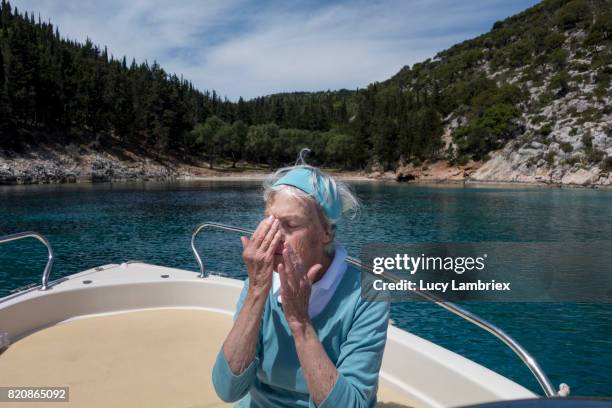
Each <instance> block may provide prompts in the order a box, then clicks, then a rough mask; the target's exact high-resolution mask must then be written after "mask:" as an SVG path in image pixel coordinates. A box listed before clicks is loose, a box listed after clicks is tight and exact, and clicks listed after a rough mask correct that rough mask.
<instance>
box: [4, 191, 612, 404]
mask: <svg viewBox="0 0 612 408" xmlns="http://www.w3.org/2000/svg"><path fill="white" fill-rule="evenodd" d="M353 185H354V187H355V189H356V191H357V193H358V195H359V197H360V198H361V200H362V202H363V204H364V207H365V210H364V212H363V214H362V216H361V218H359V219H358V220H355V221H352V222H344V223H343V224H342V225H340V226H339V232H338V237H339V240H340V241H341V242H343V243H345V245H346V246H347V247H348V249H349V253H350V254H352V255H355V256H359V252H360V250H361V247H362V246H363V245H365V244H367V243H372V242H389V243H406V242H430V241H435V242H466V241H472V242H477V241H510V242H538V241H556V242H572V241H574V242H575V241H581V242H583V241H593V240H599V241H601V240H612V191H596V190H584V189H549V188H499V187H490V186H488V187H460V186H456V187H448V186H444V187H442V186H414V185H397V184H375V183H355V184H353ZM259 186H260V183H256V182H173V183H121V184H118V183H114V184H94V185H60V186H51V185H45V186H4V187H2V186H0V235H5V234H10V233H14V232H18V231H25V230H35V231H39V232H41V233H43V234H45V235H46V236H47V237H48V238H49V240H50V241H51V243H52V245H53V248H54V249H55V252H56V255H57V260H56V262H55V266H54V272H53V275H52V279H53V278H57V277H59V276H65V275H69V274H72V273H75V272H79V271H81V270H84V269H87V268H91V267H94V266H98V265H102V264H107V263H119V262H123V261H126V260H143V261H146V262H149V263H154V264H161V265H167V266H173V267H179V268H184V269H190V270H194V271H195V270H197V265H196V263H195V261H194V259H193V257H192V255H191V252H190V249H189V241H190V235H191V231H192V229H193V227H194V226H195V225H197V224H198V223H200V222H203V221H217V222H223V223H227V224H232V225H239V226H245V227H248V228H254V227H255V226H256V225H257V222H258V221H259V219H260V218H261V216H262V212H263V202H262V199H261V194H260V193H261V192H260V190H259ZM199 244H200V247H201V248H202V255H203V258H204V260H205V262H206V263H207V265H208V267H209V268H210V269H213V270H216V271H219V272H224V273H227V274H230V275H232V276H235V277H239V278H245V277H246V274H245V271H244V268H243V267H242V263H241V259H240V248H241V246H240V241H239V239H238V236H237V235H233V234H226V233H208V234H204V235H203V236H201V237H200V239H199ZM610 248H611V249H612V241H611V245H610ZM220 249H221V250H220ZM611 252H612V251H611ZM45 254H46V251H45V250H44V247H43V246H42V245H41V244H40V243H38V242H37V241H35V240H25V241H20V242H13V243H9V244H4V245H2V246H0V296H4V295H6V294H8V293H9V292H10V290H11V289H14V288H17V287H19V286H21V285H25V284H28V283H30V282H33V281H37V282H38V281H39V280H40V275H41V273H42V270H43V267H44V264H45V258H46V257H45ZM584 262H585V264H584V266H585V268H588V266H589V265H588V262H589V261H588V259H585V260H584ZM466 308H468V309H470V310H472V311H474V312H476V313H478V314H480V315H481V316H483V317H484V318H486V319H488V320H490V321H492V322H493V323H495V324H497V325H498V326H500V327H502V328H503V329H504V330H505V331H507V332H508V333H509V334H510V335H512V336H514V337H515V338H516V339H517V340H518V341H519V342H521V343H522V344H523V345H524V346H525V347H526V348H527V349H528V350H529V351H530V352H531V353H532V354H533V355H534V356H535V357H536V358H537V359H538V361H539V362H540V364H541V365H542V367H543V368H544V370H545V371H546V372H547V373H548V375H549V376H550V378H551V380H552V381H553V383H555V384H559V383H560V382H566V383H568V384H569V385H570V386H571V387H572V394H573V395H592V396H611V395H612V376H610V372H611V371H612V370H611V368H612V313H611V312H612V305H610V304H607V305H606V304H572V303H554V304H544V303H481V304H469V305H466ZM392 318H393V320H394V321H395V323H396V325H398V326H399V327H401V328H403V329H407V330H410V331H412V332H414V333H415V334H417V335H419V336H422V337H425V338H427V339H429V340H432V341H434V342H436V343H438V344H440V345H442V346H444V347H447V348H449V349H451V350H453V351H455V352H458V353H461V354H463V355H465V356H467V357H468V358H470V359H473V360H475V361H476V362H478V363H481V364H483V365H485V366H487V367H489V368H491V369H493V370H495V371H497V372H499V373H501V374H502V375H505V376H507V377H510V378H512V379H514V380H515V381H517V382H519V383H521V384H523V385H525V386H527V387H529V388H530V389H532V390H534V391H536V392H538V393H539V392H540V390H539V387H538V385H537V384H536V382H535V380H533V379H532V377H531V375H530V373H529V372H528V370H527V369H526V368H525V367H524V366H523V365H522V364H521V363H520V362H519V361H518V359H517V358H516V357H515V356H514V354H513V353H512V352H511V351H509V350H508V349H507V348H506V347H504V346H503V345H502V344H501V343H500V342H499V341H498V340H496V339H495V338H493V337H492V336H490V335H489V334H487V333H485V332H483V331H482V330H479V329H477V328H476V327H475V326H472V325H470V324H469V323H467V322H465V321H463V320H461V319H460V318H458V317H455V316H453V315H451V314H449V313H448V312H446V311H444V310H442V309H440V308H439V307H437V306H435V305H431V304H423V303H416V302H410V303H397V304H393V306H392ZM407 368H408V369H410V367H407ZM414 369H415V370H418V367H414ZM440 386H443V385H442V384H441V385H440Z"/></svg>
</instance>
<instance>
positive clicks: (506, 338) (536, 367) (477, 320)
mask: <svg viewBox="0 0 612 408" xmlns="http://www.w3.org/2000/svg"><path fill="white" fill-rule="evenodd" d="M213 228H215V229H220V230H223V231H230V232H239V233H242V234H248V235H250V234H253V231H252V230H248V229H246V228H240V227H234V226H231V225H225V224H220V223H216V222H205V223H203V224H200V225H198V226H197V227H196V228H195V229H194V230H193V233H192V234H191V250H192V251H193V255H194V256H195V258H196V261H198V265H199V266H200V274H199V275H198V276H199V277H200V278H205V277H207V276H208V272H207V271H206V267H205V266H204V264H203V263H202V259H201V258H200V255H199V253H198V251H197V249H196V247H195V240H196V237H197V235H198V234H199V233H200V232H201V231H202V230H205V229H213ZM346 261H347V263H350V264H352V265H354V266H357V267H359V268H362V269H365V270H367V271H368V272H370V273H373V270H372V267H371V266H369V265H364V264H363V263H362V262H361V261H360V260H359V259H357V258H353V257H350V256H348V257H347V258H346ZM377 276H379V277H382V275H377ZM384 277H385V278H386V279H388V280H389V281H391V282H400V281H401V278H400V277H399V276H397V275H396V274H393V273H390V272H385V276H384ZM414 293H415V294H416V295H418V296H421V297H422V298H424V299H427V300H429V301H431V302H433V303H435V304H437V305H438V306H440V307H442V308H444V309H446V310H448V311H449V312H451V313H453V314H455V315H457V316H459V317H461V318H463V319H465V320H467V321H468V322H470V323H472V324H474V325H476V326H478V327H480V328H481V329H483V330H486V331H487V332H489V333H491V334H492V335H493V336H495V337H497V338H498V339H499V340H501V341H502V342H503V343H504V344H505V345H506V346H508V347H509V348H510V349H511V350H512V351H513V352H514V353H515V354H516V355H517V356H518V357H519V358H520V359H521V361H522V362H523V364H525V365H526V366H527V368H529V370H530V371H531V373H532V374H533V376H534V377H535V378H536V380H537V381H538V383H539V384H540V387H542V390H544V393H545V394H546V396H547V397H557V396H565V395H567V393H568V387H567V385H566V384H561V386H560V392H559V391H556V390H555V387H554V386H553V385H552V383H551V382H550V379H549V378H548V376H547V375H546V373H544V371H543V370H542V367H540V364H538V362H537V361H536V359H535V358H534V357H533V356H532V355H531V354H529V352H528V351H527V350H526V349H525V348H524V347H523V346H521V345H520V344H519V342H518V341H516V340H514V339H513V338H512V337H511V336H510V335H509V334H507V333H506V332H504V331H503V330H502V329H500V328H499V327H497V326H495V325H494V324H493V323H491V322H488V321H487V320H485V319H483V318H481V317H480V316H478V315H476V314H474V313H472V312H469V311H467V310H465V309H464V308H462V307H460V306H458V305H456V304H454V303H452V302H447V301H443V300H442V299H440V298H438V297H437V296H435V295H432V294H431V293H428V292H426V291H419V290H416V291H414Z"/></svg>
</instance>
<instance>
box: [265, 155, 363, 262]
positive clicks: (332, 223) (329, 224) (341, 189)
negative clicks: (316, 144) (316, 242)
mask: <svg viewBox="0 0 612 408" xmlns="http://www.w3.org/2000/svg"><path fill="white" fill-rule="evenodd" d="M300 157H301V154H300ZM300 168H302V169H308V170H310V171H311V174H310V180H309V181H310V183H311V184H312V187H313V191H322V193H323V200H324V201H327V200H328V198H329V196H330V195H331V194H332V191H336V192H337V194H338V197H339V199H340V202H341V209H342V210H341V212H340V215H339V216H338V217H337V218H335V219H330V217H329V216H328V215H327V214H326V213H325V211H324V210H323V207H322V206H321V204H319V202H318V201H317V199H316V198H315V197H314V196H313V195H312V194H309V193H306V192H305V191H302V190H300V189H299V188H297V187H293V186H290V185H285V184H281V185H278V186H275V185H274V183H276V182H277V181H278V180H279V179H280V178H281V177H283V176H284V175H285V174H287V173H288V172H290V171H291V170H295V169H300ZM263 188H264V191H263V198H264V201H265V202H266V204H267V203H268V202H269V200H271V199H272V198H273V197H274V195H275V194H276V193H277V192H278V191H280V190H285V191H286V192H287V193H288V194H290V195H291V196H293V197H295V198H299V199H305V200H310V201H311V202H313V203H314V204H315V206H316V208H317V213H318V214H319V218H320V219H321V221H322V223H323V226H324V227H325V228H326V229H328V231H329V232H330V234H331V237H332V240H331V242H330V243H329V244H328V245H327V246H326V247H325V250H326V251H327V253H328V254H330V255H331V254H333V252H334V250H335V247H336V242H335V241H336V223H337V222H338V221H339V220H340V218H342V216H345V217H347V218H349V219H355V218H356V217H358V216H359V214H360V213H361V203H360V202H359V199H358V198H357V196H356V195H355V193H354V192H353V191H352V189H351V187H350V186H349V185H348V184H346V183H344V182H342V181H339V180H336V179H334V178H333V177H332V176H330V175H329V174H327V173H325V172H323V171H322V170H320V169H319V168H317V167H314V166H311V165H308V164H305V163H304V164H296V165H294V166H288V167H283V168H280V169H278V170H276V171H275V172H274V173H272V174H271V175H269V176H268V177H266V179H265V180H264V182H263Z"/></svg>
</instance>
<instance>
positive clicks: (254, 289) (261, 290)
mask: <svg viewBox="0 0 612 408" xmlns="http://www.w3.org/2000/svg"><path fill="white" fill-rule="evenodd" d="M269 292H270V287H269V286H268V287H260V286H249V290H248V292H247V300H248V301H250V302H251V303H265V302H266V300H267V299H268V293H269Z"/></svg>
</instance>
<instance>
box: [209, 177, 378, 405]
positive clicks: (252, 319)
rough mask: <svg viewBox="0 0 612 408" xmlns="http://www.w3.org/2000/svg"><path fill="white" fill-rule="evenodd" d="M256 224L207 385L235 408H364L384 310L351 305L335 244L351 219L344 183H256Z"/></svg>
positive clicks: (372, 398)
mask: <svg viewBox="0 0 612 408" xmlns="http://www.w3.org/2000/svg"><path fill="white" fill-rule="evenodd" d="M264 188H265V193H264V198H265V201H266V210H265V215H266V218H265V219H264V220H263V221H261V223H260V224H259V226H258V227H257V229H256V231H255V232H254V233H253V235H252V236H251V237H250V238H247V237H242V238H241V240H242V245H243V255H242V256H243V260H244V262H245V264H246V268H247V271H248V276H249V277H248V279H247V280H246V281H245V284H244V288H243V290H242V293H241V295H240V298H239V301H238V305H237V310H236V314H235V315H234V325H233V327H232V329H231V331H230V333H229V334H228V335H227V338H226V339H225V342H224V343H223V347H222V348H221V350H220V351H219V354H218V356H217V360H216V362H215V365H214V368H213V384H214V387H215V390H216V392H217V394H218V395H219V397H220V398H221V399H222V400H224V401H227V402H233V401H238V400H240V402H239V403H238V404H237V405H235V406H238V407H265V408H272V407H374V406H376V392H377V389H378V372H379V370H380V366H381V361H382V356H383V351H384V347H385V341H386V335H387V325H388V318H389V304H388V303H387V302H367V301H364V300H362V299H361V289H360V273H359V270H358V269H357V268H355V267H352V266H351V267H348V265H347V263H346V256H347V254H346V250H345V249H344V247H343V246H342V245H340V244H339V243H338V242H336V241H335V229H336V222H337V221H338V220H339V219H340V218H341V216H342V215H343V213H346V212H349V211H356V210H357V209H358V202H357V200H356V198H355V197H354V196H353V194H352V193H351V191H350V190H349V189H348V188H347V186H346V185H344V184H342V183H340V182H337V181H335V180H334V179H333V178H332V177H330V176H329V175H327V174H325V173H323V172H322V171H320V170H319V169H317V168H315V167H312V166H309V165H297V166H293V167H288V168H284V169H281V170H279V171H277V172H276V173H274V174H273V175H272V176H271V177H270V178H269V179H268V180H266V182H265V183H264Z"/></svg>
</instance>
